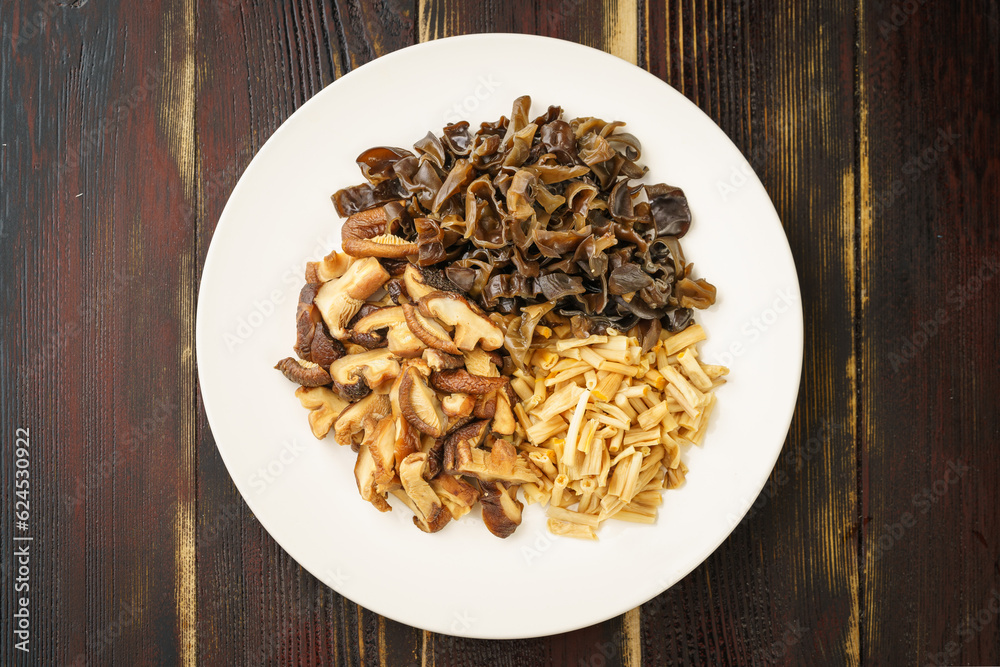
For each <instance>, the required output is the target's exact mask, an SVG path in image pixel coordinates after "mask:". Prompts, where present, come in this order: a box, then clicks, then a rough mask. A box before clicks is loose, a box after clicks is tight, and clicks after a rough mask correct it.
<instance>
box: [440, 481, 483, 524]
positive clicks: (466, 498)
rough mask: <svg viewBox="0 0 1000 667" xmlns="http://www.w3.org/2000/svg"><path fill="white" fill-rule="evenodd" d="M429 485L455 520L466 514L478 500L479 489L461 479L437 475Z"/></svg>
mask: <svg viewBox="0 0 1000 667" xmlns="http://www.w3.org/2000/svg"><path fill="white" fill-rule="evenodd" d="M430 485H431V488H432V489H434V493H436V494H437V497H438V498H440V499H441V502H442V503H444V506H445V507H446V508H448V511H449V512H451V517H452V518H453V519H456V520H457V519H460V518H462V517H463V516H465V515H466V514H468V513H469V512H470V511H471V510H472V506H473V505H475V504H476V501H477V500H479V489H477V488H476V487H474V486H473V485H472V484H469V483H468V482H466V481H465V480H464V479H462V478H461V477H455V476H453V475H438V476H437V477H435V478H434V479H432V480H430Z"/></svg>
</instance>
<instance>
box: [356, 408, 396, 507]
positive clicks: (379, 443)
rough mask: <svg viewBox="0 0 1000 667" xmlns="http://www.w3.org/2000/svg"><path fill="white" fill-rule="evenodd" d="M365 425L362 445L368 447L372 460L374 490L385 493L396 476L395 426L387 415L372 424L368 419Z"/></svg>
mask: <svg viewBox="0 0 1000 667" xmlns="http://www.w3.org/2000/svg"><path fill="white" fill-rule="evenodd" d="M367 421H368V422H369V423H368V424H366V426H367V428H366V433H365V440H364V443H363V444H366V445H368V451H369V452H371V455H372V459H373V460H374V462H375V488H376V489H378V490H380V491H386V490H388V488H389V487H390V486H391V484H392V479H393V477H395V476H396V464H395V457H394V453H395V449H396V424H395V422H394V420H393V418H392V415H387V416H384V417H382V418H381V419H379V420H378V422H377V423H374V424H373V423H372V422H374V421H375V420H374V418H373V417H368V418H367Z"/></svg>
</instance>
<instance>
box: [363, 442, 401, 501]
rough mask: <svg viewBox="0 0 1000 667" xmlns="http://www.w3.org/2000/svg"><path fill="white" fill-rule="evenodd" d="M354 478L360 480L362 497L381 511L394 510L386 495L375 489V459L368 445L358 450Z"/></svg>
mask: <svg viewBox="0 0 1000 667" xmlns="http://www.w3.org/2000/svg"><path fill="white" fill-rule="evenodd" d="M354 479H356V480H357V482H358V491H359V492H360V493H361V497H362V498H364V499H365V500H367V501H368V502H370V503H371V504H372V505H374V506H375V509H377V510H378V511H379V512H389V511H392V507H390V506H389V503H388V502H386V499H385V496H383V495H382V494H381V493H379V492H378V491H376V490H375V460H374V459H373V458H372V455H371V452H370V451H368V446H367V445H363V446H362V447H361V449H360V450H359V451H358V459H357V461H355V463H354Z"/></svg>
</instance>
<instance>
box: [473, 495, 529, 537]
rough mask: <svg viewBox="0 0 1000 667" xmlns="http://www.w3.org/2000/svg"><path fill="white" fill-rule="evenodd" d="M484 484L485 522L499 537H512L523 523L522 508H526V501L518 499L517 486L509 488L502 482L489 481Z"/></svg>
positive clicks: (482, 501) (482, 500) (481, 500)
mask: <svg viewBox="0 0 1000 667" xmlns="http://www.w3.org/2000/svg"><path fill="white" fill-rule="evenodd" d="M482 486H483V493H482V496H481V497H480V502H481V503H482V505H483V523H485V524H486V528H488V529H489V531H490V532H491V533H493V534H494V535H496V536H497V537H500V538H506V537H510V536H511V535H512V534H513V533H514V531H515V530H516V529H517V527H518V526H520V525H521V510H523V509H524V503H522V502H521V501H519V500H518V499H517V487H516V486H515V487H513V488H507V486H506V485H504V484H502V483H500V482H487V483H483V485H482Z"/></svg>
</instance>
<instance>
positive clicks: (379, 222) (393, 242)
mask: <svg viewBox="0 0 1000 667" xmlns="http://www.w3.org/2000/svg"><path fill="white" fill-rule="evenodd" d="M388 222H389V218H388V216H387V215H386V211H385V207H382V206H380V207H378V208H372V209H369V210H367V211H359V212H358V213H355V214H354V215H352V216H351V217H349V218H348V219H347V222H345V223H344V226H343V227H342V228H341V230H340V237H341V241H342V246H343V248H344V252H346V253H347V254H348V255H351V256H352V257H385V258H389V259H400V258H402V257H406V256H407V255H416V254H417V252H418V248H417V244H416V243H409V242H407V241H406V240H405V239H402V238H400V237H398V236H393V235H392V234H387V233H386V225H387V223H388Z"/></svg>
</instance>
